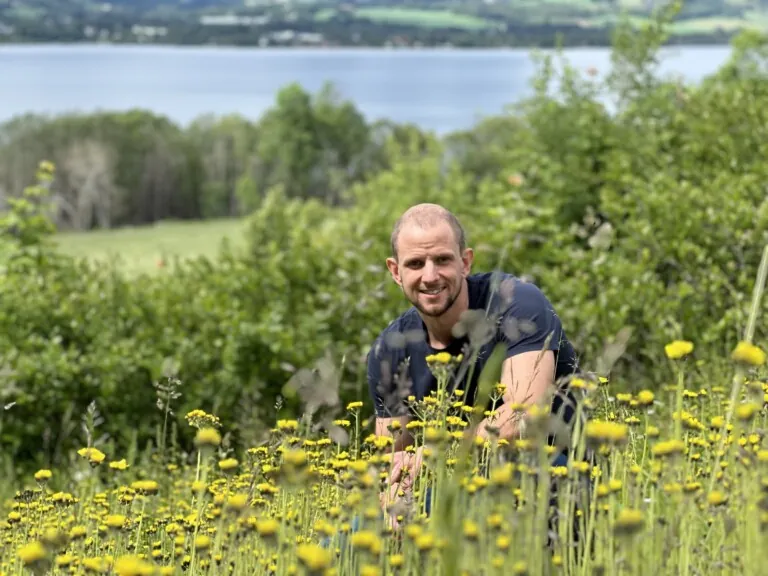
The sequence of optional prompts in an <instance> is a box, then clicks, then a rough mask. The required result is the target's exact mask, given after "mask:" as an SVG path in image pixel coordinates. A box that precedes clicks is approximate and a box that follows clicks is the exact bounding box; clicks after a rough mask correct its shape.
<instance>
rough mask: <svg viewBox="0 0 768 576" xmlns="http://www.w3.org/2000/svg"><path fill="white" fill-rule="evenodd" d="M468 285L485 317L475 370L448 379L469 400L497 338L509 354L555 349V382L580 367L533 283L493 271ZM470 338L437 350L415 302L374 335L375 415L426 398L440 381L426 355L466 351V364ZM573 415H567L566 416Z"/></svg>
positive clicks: (398, 411) (402, 410)
mask: <svg viewBox="0 0 768 576" xmlns="http://www.w3.org/2000/svg"><path fill="white" fill-rule="evenodd" d="M467 284H468V288H469V308H470V310H472V311H474V313H475V314H476V315H479V316H481V317H482V318H484V319H485V320H481V321H480V322H481V324H475V325H474V326H475V333H473V335H472V336H471V338H472V342H478V338H479V342H480V344H482V345H481V346H480V350H479V353H478V355H477V359H476V362H475V366H474V369H473V370H464V371H463V372H462V373H461V374H460V375H459V376H458V378H459V380H458V381H454V382H452V383H450V386H451V389H453V390H455V389H462V390H464V391H465V398H464V401H465V402H466V403H472V404H474V402H475V395H476V394H477V383H478V376H479V375H480V373H481V372H482V371H483V368H484V366H485V362H486V361H487V359H488V357H489V356H490V354H491V352H492V351H493V349H494V348H495V347H496V345H497V344H498V343H503V344H504V345H505V346H506V358H509V357H511V356H514V355H516V354H520V353H522V352H528V351H532V350H535V351H541V350H543V349H544V348H545V347H546V348H548V349H550V350H553V351H554V353H555V358H556V371H555V380H556V381H559V380H560V379H561V378H565V377H567V376H571V375H573V374H574V373H575V372H577V370H578V362H577V358H576V353H575V351H574V349H573V346H572V345H571V343H570V342H569V341H568V339H567V338H566V335H565V331H564V330H563V327H562V325H561V323H560V319H559V318H558V316H557V314H556V312H555V310H554V309H553V307H552V305H551V304H550V302H549V300H548V299H547V298H546V296H545V295H544V294H543V293H542V291H541V290H540V289H539V288H538V287H537V286H536V285H535V284H532V283H529V282H523V281H521V280H520V279H518V278H517V277H515V276H512V275H510V274H502V273H493V272H488V273H481V274H474V275H471V276H469V277H468V278H467ZM469 329H472V328H471V327H470V328H469ZM465 331H466V330H465ZM477 332H484V335H483V334H480V335H476V334H477ZM469 342H470V336H469V335H466V334H465V335H463V336H461V337H455V338H454V339H453V341H452V342H451V344H450V345H449V346H448V347H447V348H445V349H435V348H433V347H432V346H430V344H429V337H428V334H427V330H426V327H425V325H424V322H423V321H422V319H421V317H420V316H419V313H418V311H417V309H416V308H415V307H411V308H410V309H409V310H407V311H406V312H404V313H403V314H402V315H400V317H398V318H397V319H396V320H394V321H393V322H392V323H391V324H390V325H389V326H387V328H385V329H384V330H383V331H382V333H381V334H380V335H379V336H378V337H377V338H376V340H375V341H374V343H373V345H372V347H371V350H370V352H369V353H368V387H369V392H370V395H371V399H372V401H373V403H374V409H375V412H376V415H377V416H379V417H381V418H390V417H396V416H403V415H406V414H408V408H407V407H406V405H405V400H406V398H407V397H408V396H409V395H413V396H415V397H416V400H422V399H423V398H424V397H425V396H428V395H429V393H430V392H431V391H433V390H435V389H436V386H437V382H436V380H435V377H434V376H433V374H432V373H431V372H430V370H429V368H428V366H427V362H426V357H427V356H429V355H431V354H436V353H438V352H448V353H450V354H451V355H454V356H455V355H458V354H462V353H463V354H464V358H465V364H466V363H467V361H466V359H467V358H468V357H469V356H468V354H467V351H468V348H467V346H468V345H469ZM478 345H479V344H478ZM470 375H471V376H470ZM470 377H471V380H470V381H469V382H467V378H470ZM561 402H562V398H559V397H556V398H555V400H554V401H553V406H552V409H553V413H555V410H557V409H559V410H560V411H561V412H560V413H561V414H562V413H563V412H562V410H563V408H562V407H560V403H561ZM555 403H557V405H555ZM489 407H491V406H490V404H489ZM566 412H570V411H569V410H567V409H566ZM571 415H572V413H571V414H566V421H568V420H570V417H569V416H571Z"/></svg>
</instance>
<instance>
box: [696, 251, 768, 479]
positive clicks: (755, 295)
mask: <svg viewBox="0 0 768 576" xmlns="http://www.w3.org/2000/svg"><path fill="white" fill-rule="evenodd" d="M766 275H768V245H766V246H765V248H764V249H763V257H762V259H761V260H760V266H759V268H758V270H757V279H756V280H755V287H754V289H753V291H752V305H751V307H750V310H749V318H748V319H747V326H746V328H745V329H744V340H745V341H746V342H751V341H752V338H753V337H754V333H755V322H756V321H757V314H758V310H759V309H760V301H761V300H762V297H763V290H764V288H765V279H766ZM743 381H744V368H743V366H742V365H741V364H739V365H738V366H737V367H736V374H735V375H734V377H733V381H732V383H731V401H730V403H729V404H728V412H727V413H726V416H725V421H724V422H723V424H722V426H721V427H720V442H719V443H718V448H717V452H716V453H715V463H714V465H713V466H712V473H711V475H710V477H709V490H708V492H712V489H713V488H714V485H715V480H716V478H717V475H718V473H719V472H720V454H721V452H722V450H723V446H725V437H726V434H727V431H728V425H729V424H730V423H731V419H732V418H733V412H734V410H735V409H736V400H737V399H738V397H739V392H740V391H741V384H742V382H743Z"/></svg>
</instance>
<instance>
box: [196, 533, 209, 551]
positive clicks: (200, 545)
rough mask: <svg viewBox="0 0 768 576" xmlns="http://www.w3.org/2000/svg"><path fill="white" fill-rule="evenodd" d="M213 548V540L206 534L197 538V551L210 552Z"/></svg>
mask: <svg viewBox="0 0 768 576" xmlns="http://www.w3.org/2000/svg"><path fill="white" fill-rule="evenodd" d="M210 547H211V538H210V536H207V535H205V534H198V535H197V536H196V537H195V550H208V548H210Z"/></svg>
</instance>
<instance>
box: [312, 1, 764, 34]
mask: <svg viewBox="0 0 768 576" xmlns="http://www.w3.org/2000/svg"><path fill="white" fill-rule="evenodd" d="M732 4H739V2H733V3H732ZM515 5H516V6H518V7H519V9H521V10H522V12H521V14H522V15H523V16H521V17H523V18H527V19H528V20H531V19H532V20H531V21H535V22H543V21H544V20H547V21H550V22H560V23H569V22H570V23H575V22H579V23H581V24H582V25H583V26H588V27H589V26H603V25H605V24H608V23H615V22H616V21H617V20H618V19H619V17H620V16H619V13H620V11H622V10H627V9H635V10H636V9H639V8H641V6H642V2H641V1H640V0H624V1H621V2H618V3H617V7H615V8H607V7H606V6H604V5H601V4H599V3H595V2H592V1H590V0H543V1H541V2H536V1H535V0H517V1H516V2H515ZM531 10H535V11H536V12H535V14H537V15H538V16H537V15H532V13H531ZM337 14H338V11H337V10H336V9H333V8H325V9H323V10H320V11H319V12H317V14H316V15H315V19H316V20H318V21H328V20H332V19H333V18H335V17H336V15H337ZM349 14H353V15H354V16H355V17H356V18H359V19H367V20H371V21H373V22H378V23H387V24H401V25H407V26H416V27H422V28H462V29H465V30H481V29H484V28H491V27H495V26H497V23H496V22H493V21H492V20H489V19H485V18H480V17H477V16H472V15H468V14H461V13H459V12H454V11H451V10H432V9H419V8H402V7H388V6H369V7H365V8H357V9H355V10H354V11H352V12H349ZM630 19H631V20H632V21H633V22H635V23H636V24H638V25H639V24H642V23H643V22H646V21H647V18H645V17H642V16H637V15H635V16H631V17H630ZM766 27H768V13H766V12H762V11H757V10H752V11H747V12H745V14H744V17H743V18H727V17H718V18H697V19H692V20H679V21H677V22H675V23H674V24H673V26H672V28H673V31H674V32H676V33H678V34H695V33H707V32H714V31H716V30H717V29H722V30H726V31H734V30H737V29H740V28H757V29H763V30H764V29H766Z"/></svg>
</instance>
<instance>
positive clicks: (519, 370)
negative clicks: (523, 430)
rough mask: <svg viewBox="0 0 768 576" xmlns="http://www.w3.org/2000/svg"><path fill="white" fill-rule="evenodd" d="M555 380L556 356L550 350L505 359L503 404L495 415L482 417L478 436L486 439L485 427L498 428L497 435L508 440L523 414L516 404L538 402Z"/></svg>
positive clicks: (502, 377)
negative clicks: (516, 407)
mask: <svg viewBox="0 0 768 576" xmlns="http://www.w3.org/2000/svg"><path fill="white" fill-rule="evenodd" d="M554 380H555V355H554V353H553V352H552V351H551V350H542V351H540V352H536V351H529V352H523V353H521V354H517V355H515V356H512V357H510V358H507V359H506V360H505V361H504V364H503V366H502V373H501V383H502V384H503V385H504V395H503V401H504V404H503V405H502V406H500V407H499V408H498V409H497V410H496V414H494V415H493V416H491V417H486V418H484V419H483V420H482V421H481V422H480V424H479V425H478V429H477V435H478V436H481V437H483V438H489V437H490V434H489V433H488V431H487V430H486V429H485V427H486V426H489V427H491V428H495V429H497V430H498V435H499V438H500V439H501V438H503V439H506V440H511V439H512V438H514V437H515V436H517V435H518V434H519V432H520V419H521V418H522V414H521V413H520V412H519V409H518V410H516V409H515V408H514V407H515V406H520V405H522V404H525V405H526V406H531V405H532V404H539V403H540V402H541V400H542V399H543V398H544V397H546V393H547V390H548V389H549V387H550V386H552V383H553V382H554Z"/></svg>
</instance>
